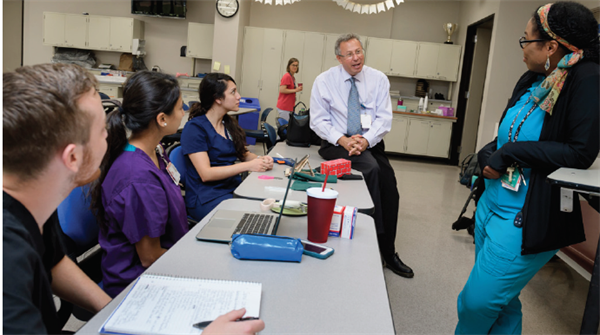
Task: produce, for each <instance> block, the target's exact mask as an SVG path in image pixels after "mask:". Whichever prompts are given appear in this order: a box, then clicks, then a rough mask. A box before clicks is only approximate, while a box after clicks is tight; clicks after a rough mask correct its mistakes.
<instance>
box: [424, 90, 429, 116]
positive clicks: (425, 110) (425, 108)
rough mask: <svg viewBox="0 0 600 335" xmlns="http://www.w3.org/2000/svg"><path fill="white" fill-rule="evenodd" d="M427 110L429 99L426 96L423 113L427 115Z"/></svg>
mask: <svg viewBox="0 0 600 335" xmlns="http://www.w3.org/2000/svg"><path fill="white" fill-rule="evenodd" d="M428 108H429V97H428V96H427V94H426V95H425V101H424V102H423V113H427V109H428Z"/></svg>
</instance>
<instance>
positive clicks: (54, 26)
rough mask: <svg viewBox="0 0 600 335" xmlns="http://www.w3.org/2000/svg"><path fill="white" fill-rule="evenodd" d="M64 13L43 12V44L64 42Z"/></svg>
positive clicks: (58, 44) (60, 43) (59, 44)
mask: <svg viewBox="0 0 600 335" xmlns="http://www.w3.org/2000/svg"><path fill="white" fill-rule="evenodd" d="M65 16H66V15H65V14H61V13H47V12H45V13H44V33H43V35H44V37H43V38H42V43H43V44H44V45H56V46H63V45H64V44H65Z"/></svg>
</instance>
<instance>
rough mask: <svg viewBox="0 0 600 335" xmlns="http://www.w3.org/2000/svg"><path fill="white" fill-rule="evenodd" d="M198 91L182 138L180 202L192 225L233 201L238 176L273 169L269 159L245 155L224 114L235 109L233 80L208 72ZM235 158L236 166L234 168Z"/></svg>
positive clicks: (237, 98) (236, 128)
mask: <svg viewBox="0 0 600 335" xmlns="http://www.w3.org/2000/svg"><path fill="white" fill-rule="evenodd" d="M199 91H200V92H199V93H200V101H201V102H200V103H199V104H195V105H194V106H193V107H192V108H191V110H190V121H189V122H187V123H186V125H185V128H184V129H183V134H182V135H181V148H182V152H183V154H184V155H185V156H186V167H187V172H186V173H187V175H186V178H185V180H186V194H185V203H186V207H187V212H188V215H189V216H191V217H192V218H193V219H194V220H197V221H200V220H202V218H204V217H205V216H206V214H208V213H209V212H210V211H211V210H212V209H213V208H215V207H216V206H217V205H218V204H219V203H221V201H223V200H225V199H229V198H232V197H233V191H234V190H235V188H236V187H238V185H239V184H240V183H241V182H242V179H241V177H240V173H242V172H246V171H254V172H260V171H267V170H271V169H272V168H273V158H271V157H269V156H263V157H259V156H257V155H255V154H253V153H251V152H249V151H248V149H247V148H246V137H245V134H244V131H243V130H242V128H240V127H239V125H238V123H237V121H236V119H235V118H233V117H230V116H229V115H227V112H229V111H237V110H239V105H240V94H239V93H238V91H237V87H236V85H235V81H234V80H233V78H231V77H230V76H228V75H226V74H223V73H210V74H208V75H206V77H204V79H202V82H201V83H200V90H199ZM236 160H240V161H241V162H240V163H238V164H235V161H236Z"/></svg>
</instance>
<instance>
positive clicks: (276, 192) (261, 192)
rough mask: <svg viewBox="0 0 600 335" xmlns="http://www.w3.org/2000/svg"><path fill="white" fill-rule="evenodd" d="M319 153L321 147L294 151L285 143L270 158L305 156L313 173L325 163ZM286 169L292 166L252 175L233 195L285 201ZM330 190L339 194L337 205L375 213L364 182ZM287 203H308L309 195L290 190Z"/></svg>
mask: <svg viewBox="0 0 600 335" xmlns="http://www.w3.org/2000/svg"><path fill="white" fill-rule="evenodd" d="M318 150H319V147H317V146H311V147H308V148H304V147H291V146H288V145H287V144H285V143H283V142H279V143H277V145H275V147H273V149H271V152H270V155H271V156H272V157H276V156H277V154H281V155H282V156H283V157H286V158H292V159H298V160H300V159H302V157H304V156H305V155H306V154H310V157H309V159H308V161H309V163H310V166H311V167H312V168H313V169H314V168H316V167H318V166H321V162H323V161H325V160H324V159H323V158H321V156H319V153H318ZM287 167H289V166H287V165H278V164H274V166H273V170H271V171H267V172H253V173H250V174H249V175H248V177H246V179H244V181H243V182H242V184H240V186H238V187H237V188H236V189H235V191H233V194H234V195H235V196H236V197H240V198H246V199H255V200H264V199H267V198H274V199H283V196H284V194H285V188H286V186H287V182H288V181H287V179H286V178H285V177H284V171H285V169H286V168H287ZM305 167H308V166H305ZM352 174H360V175H362V173H361V172H360V171H356V170H352ZM260 175H267V176H273V177H281V178H282V179H258V177H259V176H260ZM292 183H293V182H292ZM327 187H330V188H332V189H334V190H336V191H338V193H339V195H338V199H337V202H336V204H337V205H340V206H353V207H356V208H358V210H359V211H361V212H363V213H371V212H372V211H373V209H374V204H373V200H372V199H371V195H370V194H369V190H368V189H367V184H366V183H365V181H364V180H340V179H338V181H337V183H327ZM287 199H288V200H298V201H302V202H306V192H305V191H294V190H290V192H289V194H288V198H287Z"/></svg>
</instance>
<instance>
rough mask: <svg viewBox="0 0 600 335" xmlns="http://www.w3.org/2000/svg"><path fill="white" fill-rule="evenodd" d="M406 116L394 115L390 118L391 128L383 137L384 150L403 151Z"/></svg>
mask: <svg viewBox="0 0 600 335" xmlns="http://www.w3.org/2000/svg"><path fill="white" fill-rule="evenodd" d="M407 124H408V118H406V117H404V116H399V117H398V116H396V115H394V118H393V119H392V129H391V130H390V132H389V133H387V135H385V137H384V141H385V151H387V152H398V153H403V152H405V151H406V150H405V144H406V127H407Z"/></svg>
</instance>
